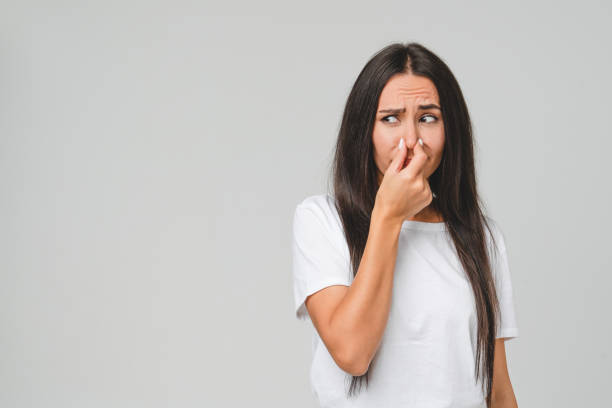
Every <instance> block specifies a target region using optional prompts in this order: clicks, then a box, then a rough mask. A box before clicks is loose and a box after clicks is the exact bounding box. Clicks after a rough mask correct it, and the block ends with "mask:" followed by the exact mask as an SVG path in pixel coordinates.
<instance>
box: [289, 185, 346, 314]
mask: <svg viewBox="0 0 612 408" xmlns="http://www.w3.org/2000/svg"><path fill="white" fill-rule="evenodd" d="M340 234H341V235H340ZM343 239H344V234H343V233H342V232H341V230H340V227H339V226H338V225H337V223H336V222H335V220H334V219H333V217H332V216H331V214H330V212H329V211H326V208H325V207H324V206H323V205H322V199H321V197H319V198H318V200H313V199H310V200H308V199H307V200H305V201H304V202H302V203H300V204H298V205H297V207H296V209H295V212H294V216H293V245H292V256H293V261H292V262H293V293H294V300H295V315H296V317H297V318H298V319H304V320H305V319H307V318H309V316H308V309H306V305H305V303H304V302H305V301H306V298H307V297H308V296H309V295H311V294H313V293H315V292H317V291H319V290H321V289H323V288H326V287H328V286H333V285H345V286H350V284H351V270H350V262H349V260H348V252H347V251H348V248H343V247H342V245H341V242H343V241H342V240H343ZM345 242H346V241H344V243H345ZM345 245H346V244H345Z"/></svg>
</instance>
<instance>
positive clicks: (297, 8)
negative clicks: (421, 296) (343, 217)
mask: <svg viewBox="0 0 612 408" xmlns="http://www.w3.org/2000/svg"><path fill="white" fill-rule="evenodd" d="M0 4H1V6H0V30H1V31H0V58H1V64H0V70H1V71H0V90H1V91H0V155H1V156H0V157H1V158H0V166H1V168H0V193H1V195H0V210H1V211H0V217H1V218H0V225H1V228H0V240H1V241H0V243H1V245H0V319H1V320H0V323H1V326H0V327H1V332H0V406H3V407H42V406H44V407H109V406H113V407H168V406H172V407H202V406H211V407H212V406H214V407H238V406H267V407H272V406H274V407H277V406H278V407H280V406H283V407H288V406H291V407H314V406H315V403H314V400H313V398H312V396H311V395H310V385H309V379H308V372H309V363H310V327H309V326H308V325H307V324H305V323H304V322H300V321H297V320H296V319H295V318H294V310H293V297H292V296H293V292H292V286H291V284H292V281H291V278H292V277H291V268H290V262H291V254H290V236H291V217H292V214H293V210H294V207H295V205H296V204H297V203H298V202H299V201H301V200H302V199H303V198H305V197H306V196H308V195H311V194H318V193H321V192H324V191H325V189H326V181H327V174H328V170H329V164H330V160H331V153H330V152H331V149H332V147H333V144H334V142H335V138H336V135H337V130H338V127H339V124H340V118H341V114H342V109H343V107H344V103H345V100H346V97H347V96H348V92H349V90H350V87H351V85H352V84H353V81H354V80H355V78H356V76H357V74H358V73H359V71H360V70H361V68H362V67H363V65H364V64H365V63H366V61H367V60H368V59H369V58H370V57H371V56H372V55H373V54H374V53H375V52H376V51H378V50H379V49H381V48H382V47H384V46H386V45H388V44H390V43H392V42H396V41H399V42H407V41H418V42H421V43H422V44H423V45H425V46H427V47H429V48H430V49H432V50H433V51H434V52H436V53H437V54H438V55H439V56H440V57H442V58H443V59H444V60H445V61H446V62H447V63H448V65H449V66H450V67H451V69H452V70H453V72H454V73H455V75H456V77H457V79H458V81H459V83H460V85H461V86H462V90H463V92H464V94H465V97H466V99H467V102H468V106H469V108H470V113H471V115H472V119H473V122H474V128H475V137H476V154H477V164H478V169H477V170H478V176H479V187H480V192H481V194H482V196H483V197H484V199H485V201H486V203H487V209H488V211H489V214H490V215H491V216H493V217H494V218H495V219H496V220H497V221H498V222H499V223H500V225H501V226H502V228H503V230H504V232H505V234H506V236H507V240H508V242H507V245H508V251H509V255H510V264H511V265H510V267H511V271H512V274H513V285H514V293H515V302H516V308H517V318H518V323H519V327H520V338H518V339H515V340H511V341H509V342H508V343H506V345H507V354H508V364H509V370H510V375H511V379H512V382H513V385H514V389H515V393H516V396H517V399H518V402H519V405H521V406H524V407H536V406H555V407H576V406H602V405H603V404H604V402H605V401H608V400H609V396H608V389H607V387H608V386H609V384H610V380H611V375H610V368H611V364H610V349H609V343H610V335H611V334H612V330H611V328H612V327H611V321H612V320H611V319H610V317H609V314H608V312H607V311H609V310H610V308H611V306H612V301H611V300H610V298H611V297H610V295H609V293H610V283H611V279H610V272H611V260H610V252H611V251H610V248H609V245H610V227H611V226H612V225H611V216H610V213H609V208H610V194H611V188H610V181H609V179H608V177H609V175H610V174H611V170H612V164H611V160H610V158H609V156H610V150H611V148H612V143H611V140H612V139H611V137H612V134H611V131H610V110H611V108H612V106H611V102H610V96H609V95H610V91H611V85H612V81H611V80H610V74H609V72H610V70H611V69H612V66H611V65H612V64H611V61H612V59H611V57H612V55H611V47H610V43H609V41H608V39H609V38H611V37H612V33H611V32H610V31H611V30H610V25H609V21H610V17H611V13H610V11H611V10H610V5H609V4H605V5H604V2H595V1H588V2H581V3H580V4H579V3H578V2H573V3H569V2H558V1H555V2H553V1H549V2H543V1H541V2H535V3H534V2H524V4H519V2H505V3H500V4H495V5H493V4H491V3H490V2H484V1H483V2H478V3H475V2H472V3H470V2H453V3H451V2H447V3H444V4H441V3H439V2H431V3H423V2H401V3H399V2H398V3H394V4H391V3H389V4H385V3H374V2H367V3H363V4H357V3H355V2H345V3H339V2H324V3H322V4H321V5H317V4H313V3H310V2H309V3H304V2H302V3H300V4H292V3H285V2H278V3H272V2H257V3H253V2H243V3H242V4H237V3H228V4H227V5H225V6H221V5H218V4H211V3H206V2H196V1H191V2H187V1H178V2H177V1H173V2H170V1H167V2H160V1H153V2H150V1H125V0H124V1H98V2H76V1H55V2H49V1H39V2H32V1H30V2H23V1H21V2H17V1H14V2H6V1H3V2H1V3H0Z"/></svg>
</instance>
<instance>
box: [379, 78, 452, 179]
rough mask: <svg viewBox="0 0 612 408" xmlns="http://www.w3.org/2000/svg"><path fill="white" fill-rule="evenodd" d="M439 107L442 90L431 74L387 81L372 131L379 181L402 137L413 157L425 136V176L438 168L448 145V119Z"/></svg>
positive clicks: (409, 153) (408, 154) (408, 155)
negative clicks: (415, 147)
mask: <svg viewBox="0 0 612 408" xmlns="http://www.w3.org/2000/svg"><path fill="white" fill-rule="evenodd" d="M422 105H423V106H422ZM439 107H440V100H439V98H438V91H437V90H436V87H435V85H434V84H433V82H432V81H431V80H430V79H429V78H425V77H423V76H416V75H413V74H396V75H394V76H393V77H391V79H390V80H389V81H388V82H387V84H386V85H385V87H384V88H383V91H382V93H381V95H380V99H379V102H378V109H377V110H376V121H375V124H374V130H373V132H372V133H373V134H372V142H373V144H374V161H375V162H376V167H377V168H378V183H379V184H380V182H381V181H382V178H383V175H384V173H385V171H386V170H387V168H388V166H389V164H390V163H391V161H392V160H393V157H394V155H395V154H396V152H397V146H398V144H399V141H400V139H401V138H403V139H404V143H406V146H407V147H408V153H407V157H409V158H411V157H412V156H413V155H414V150H413V148H414V146H415V144H416V143H418V140H419V138H421V139H422V140H423V149H424V150H425V153H426V154H427V156H428V158H427V162H426V163H425V168H424V173H425V177H427V178H429V176H430V175H432V174H433V172H434V171H435V170H436V168H438V165H439V164H440V161H441V160H442V151H443V149H444V122H443V120H442V112H441V111H440V109H439ZM381 111H382V112H381Z"/></svg>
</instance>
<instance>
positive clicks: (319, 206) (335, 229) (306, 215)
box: [293, 193, 346, 247]
mask: <svg viewBox="0 0 612 408" xmlns="http://www.w3.org/2000/svg"><path fill="white" fill-rule="evenodd" d="M293 222H294V231H295V232H296V233H300V232H309V233H313V232H314V231H316V233H317V234H319V233H323V234H325V235H326V236H329V237H330V238H331V239H332V241H333V242H334V244H335V245H339V246H341V247H343V246H344V245H346V241H345V239H344V229H343V227H342V221H341V220H340V215H339V214H338V210H337V208H336V205H335V199H334V197H333V196H332V195H330V194H327V193H323V194H315V195H311V196H308V197H305V198H303V199H302V200H301V201H300V202H298V203H297V205H296V207H295V212H294V218H293Z"/></svg>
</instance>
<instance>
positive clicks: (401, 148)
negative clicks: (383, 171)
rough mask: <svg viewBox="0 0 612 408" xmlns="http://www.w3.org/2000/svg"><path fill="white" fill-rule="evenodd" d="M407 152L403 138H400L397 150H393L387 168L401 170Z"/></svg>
mask: <svg viewBox="0 0 612 408" xmlns="http://www.w3.org/2000/svg"><path fill="white" fill-rule="evenodd" d="M407 152H408V149H407V148H406V143H405V142H404V139H403V138H400V141H399V144H398V146H397V150H396V152H395V156H394V157H393V160H392V161H391V163H390V164H389V168H391V169H393V170H394V171H396V172H398V171H400V170H402V165H403V164H404V159H405V158H406V154H407Z"/></svg>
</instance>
